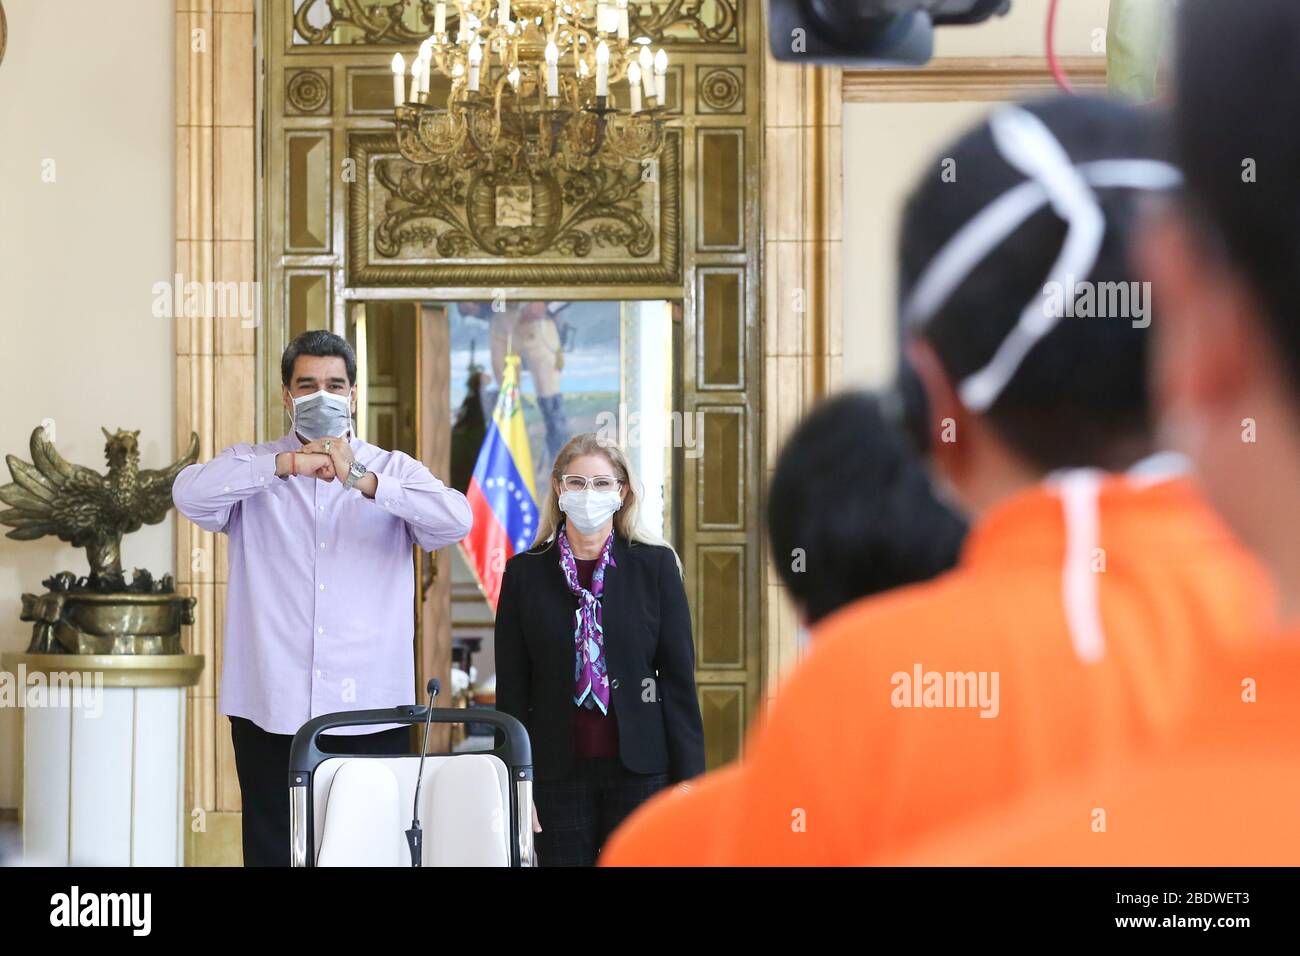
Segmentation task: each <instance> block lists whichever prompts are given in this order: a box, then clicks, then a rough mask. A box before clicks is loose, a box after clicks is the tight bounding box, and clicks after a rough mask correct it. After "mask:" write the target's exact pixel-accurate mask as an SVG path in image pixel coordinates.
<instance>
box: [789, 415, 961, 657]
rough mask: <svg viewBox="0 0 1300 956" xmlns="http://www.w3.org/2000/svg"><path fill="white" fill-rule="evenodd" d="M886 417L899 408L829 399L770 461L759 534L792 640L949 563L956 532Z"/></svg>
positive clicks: (953, 516) (957, 522) (954, 519)
mask: <svg viewBox="0 0 1300 956" xmlns="http://www.w3.org/2000/svg"><path fill="white" fill-rule="evenodd" d="M891 397H892V396H891ZM891 408H892V409H900V410H901V402H899V401H895V402H887V401H885V400H882V399H881V398H877V397H875V396H873V395H870V394H868V393H866V392H847V393H845V394H843V395H837V396H835V397H834V398H831V399H828V400H827V401H825V402H823V403H821V404H820V405H818V406H817V407H816V408H815V409H813V410H812V411H811V412H809V414H808V416H807V417H806V418H804V420H803V421H802V422H800V423H799V425H798V426H797V427H796V428H795V430H794V431H793V432H792V433H791V435H790V437H789V438H788V439H787V440H786V443H785V445H784V446H783V447H782V449H781V454H780V456H779V457H778V458H777V463H776V470H775V471H774V472H773V474H772V483H771V485H770V486H769V488H768V499H767V529H768V535H769V537H770V539H771V542H772V560H773V562H774V563H775V566H776V571H777V573H778V574H779V575H780V576H781V582H782V583H783V584H784V585H785V586H786V589H787V590H788V591H789V593H790V597H791V598H792V599H793V602H794V604H795V607H796V609H797V611H798V613H799V617H800V624H801V631H802V630H803V629H804V627H811V626H812V625H814V624H817V623H818V622H820V621H821V620H822V619H824V618H826V617H827V616H829V615H830V614H832V613H834V612H835V611H838V610H839V609H840V608H842V607H844V606H845V605H847V604H852V603H853V602H854V601H856V600H858V599H859V598H864V597H870V596H871V595H873V594H881V593H883V592H885V591H889V590H892V589H894V588H897V587H902V586H904V585H907V584H915V583H916V582H918V581H928V580H930V579H931V578H933V577H934V576H935V575H937V574H941V573H943V572H944V571H947V570H949V569H951V568H952V567H953V565H955V564H956V563H957V555H958V552H959V551H960V550H961V543H962V539H963V538H964V537H965V534H966V523H965V521H964V520H963V519H962V518H961V517H960V516H959V515H958V514H957V512H956V511H955V510H954V509H953V508H951V507H950V506H949V505H948V504H947V503H946V502H944V501H942V500H941V499H940V498H939V495H938V494H937V493H936V492H935V489H934V487H933V485H932V483H931V481H930V476H929V475H928V474H927V473H926V470H925V465H924V463H923V462H922V460H921V458H920V456H919V455H918V454H917V452H916V450H914V449H913V448H912V447H911V444H910V442H909V440H908V437H907V435H906V433H905V432H903V431H901V430H900V427H899V425H902V423H901V422H900V423H899V425H896V424H895V423H894V421H893V420H892V417H891V414H890V412H889V409H891ZM922 434H924V432H923V433H922ZM828 504H829V505H830V507H828Z"/></svg>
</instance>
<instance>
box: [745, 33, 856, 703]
mask: <svg viewBox="0 0 1300 956" xmlns="http://www.w3.org/2000/svg"><path fill="white" fill-rule="evenodd" d="M763 93H764V153H763V225H764V249H763V275H764V288H763V327H764V361H765V368H764V395H763V420H764V428H765V434H764V448H765V449H766V459H767V460H766V461H765V462H764V468H765V470H766V477H769V478H770V476H771V472H772V468H773V465H774V464H775V460H776V456H777V453H778V452H779V451H780V447H781V443H782V442H783V441H784V440H785V437H786V436H787V435H788V434H789V432H790V430H791V429H792V428H793V427H794V426H795V424H796V423H797V422H798V421H799V419H800V418H801V417H802V415H803V413H804V412H805V411H806V410H807V409H808V408H809V407H810V406H811V405H812V404H813V403H814V402H815V401H816V400H817V399H818V398H820V397H821V396H823V395H825V394H827V393H829V392H831V391H833V390H834V389H836V388H838V386H839V382H840V375H841V365H842V361H841V355H842V346H841V338H842V337H841V333H840V322H841V318H840V310H841V296H840V292H839V290H840V239H841V233H842V227H843V224H842V220H841V214H840V208H841V200H840V194H841V177H842V172H841V160H840V153H841V148H842V147H841V135H840V125H841V110H840V100H841V75H840V71H839V70H835V69H817V68H811V67H807V66H802V65H798V64H789V63H781V62H778V61H777V60H775V59H773V58H772V56H771V54H770V52H769V53H767V59H766V62H765V63H764V82H763ZM781 560H789V556H788V555H785V556H783V555H771V554H769V555H768V561H767V569H768V570H767V575H766V579H765V581H764V588H765V590H766V599H765V602H764V604H765V610H764V613H765V616H766V620H767V630H766V633H767V647H766V652H767V660H766V661H765V667H764V674H765V678H766V684H765V693H766V694H767V695H768V696H769V697H770V696H771V695H772V694H773V693H774V692H775V690H776V687H777V684H778V681H779V677H780V675H781V673H782V672H784V671H785V670H786V669H787V668H788V667H789V666H790V665H791V664H792V663H794V661H795V660H796V658H797V647H798V645H797V639H796V626H797V622H796V618H795V613H794V610H793V608H792V607H791V605H790V602H789V600H788V599H787V596H786V593H785V588H784V587H782V585H781V583H780V579H779V578H778V577H777V575H776V571H775V567H774V565H773V563H772V562H773V561H781Z"/></svg>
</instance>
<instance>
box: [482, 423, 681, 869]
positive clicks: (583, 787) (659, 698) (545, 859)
mask: <svg viewBox="0 0 1300 956" xmlns="http://www.w3.org/2000/svg"><path fill="white" fill-rule="evenodd" d="M539 525H540V526H539V529H538V536H537V543H536V544H535V545H534V546H533V547H532V548H531V549H529V550H528V551H524V552H522V553H520V554H517V555H515V556H514V557H513V558H511V559H510V560H509V561H508V562H507V563H506V569H505V576H504V578H503V580H502V583H501V597H500V600H499V603H498V606H497V617H496V666H497V709H498V710H501V711H504V712H505V713H508V714H510V715H512V716H514V717H516V718H518V719H519V720H520V721H521V722H522V723H523V725H524V726H525V727H526V728H528V735H529V737H530V738H531V740H532V746H533V771H534V780H535V782H534V804H535V817H534V828H535V829H536V828H537V826H538V825H539V824H540V829H539V830H538V832H537V837H536V845H537V855H538V858H539V861H540V862H541V864H542V865H543V866H590V865H592V864H594V863H595V862H596V855H597V854H598V853H599V852H600V848H601V846H602V845H603V844H604V842H605V840H606V838H607V837H608V836H609V834H610V833H611V832H612V831H613V830H614V828H615V827H617V826H618V824H619V823H621V822H622V821H623V819H624V818H625V817H627V815H628V814H630V813H631V812H632V811H633V810H635V809H636V808H637V807H638V806H639V805H640V804H641V803H643V802H644V801H645V800H647V799H648V798H649V797H651V796H653V795H654V794H655V793H656V792H657V791H659V790H661V789H663V788H664V787H666V786H668V785H669V784H674V783H681V782H682V781H685V780H687V779H689V778H691V777H694V776H696V775H697V774H700V773H703V772H704V728H703V722H702V721H701V718H700V707H699V702H698V700H697V699H696V696H695V648H694V643H693V641H692V638H691V615H690V609H689V607H688V606H687V603H686V589H685V588H684V587H683V586H682V577H681V567H680V565H679V563H678V561H677V556H676V554H674V552H673V550H672V548H670V547H669V546H668V545H667V544H665V543H664V542H662V541H658V540H657V539H654V538H653V537H651V536H649V535H647V534H646V533H645V532H644V531H643V530H642V529H641V528H640V526H639V524H638V523H637V495H636V490H635V487H634V479H633V476H632V474H631V471H630V469H629V467H628V463H627V458H626V456H624V454H623V452H622V451H621V450H620V449H619V448H618V447H616V446H613V445H610V444H608V443H605V442H602V441H601V440H600V439H599V438H598V437H597V436H596V434H595V433H592V432H589V433H587V434H583V435H578V436H577V437H575V438H573V439H572V440H571V441H569V443H568V444H567V445H565V446H564V448H563V449H561V451H560V454H559V456H558V457H557V458H556V460H555V467H554V468H553V469H552V472H551V482H550V488H549V489H548V490H547V497H546V504H545V507H544V508H543V513H542V516H541V520H540V522H539Z"/></svg>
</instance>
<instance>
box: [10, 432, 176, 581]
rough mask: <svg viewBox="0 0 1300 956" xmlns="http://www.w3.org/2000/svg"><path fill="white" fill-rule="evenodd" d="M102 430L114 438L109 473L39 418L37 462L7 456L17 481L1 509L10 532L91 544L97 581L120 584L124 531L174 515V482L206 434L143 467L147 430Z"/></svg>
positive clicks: (107, 452) (107, 448) (107, 449)
mask: <svg viewBox="0 0 1300 956" xmlns="http://www.w3.org/2000/svg"><path fill="white" fill-rule="evenodd" d="M100 431H102V432H103V433H104V437H105V438H106V439H107V442H106V443H105V445H104V456H105V457H106V458H107V459H108V472H107V474H103V475H101V474H99V473H98V472H95V471H91V470H90V469H89V468H86V467H84V466H82V465H74V464H72V463H71V462H69V461H66V460H65V459H64V458H63V456H62V455H60V454H59V453H58V451H57V450H56V449H55V447H54V442H53V441H51V440H50V438H49V437H48V436H47V435H46V432H45V427H44V426H43V425H42V426H37V428H36V430H35V431H33V432H32V440H31V453H32V460H31V462H30V463H29V462H25V461H23V460H22V459H21V458H18V457H17V456H15V455H6V456H5V461H6V462H7V463H8V465H9V473H10V475H11V476H12V477H13V481H12V482H10V483H9V484H7V485H4V486H0V501H3V502H4V503H5V504H7V505H9V506H10V507H9V508H8V509H6V510H4V511H0V524H5V525H8V526H10V527H11V528H12V529H13V530H12V531H10V532H9V533H8V537H10V538H14V539H15V540H18V541H31V540H33V539H35V538H40V537H44V536H45V535H57V536H58V537H59V540H61V541H67V542H68V543H69V544H71V545H72V546H73V547H75V548H85V549H86V557H87V559H88V560H89V561H90V578H89V579H88V582H89V585H90V586H91V587H99V588H103V587H117V588H120V587H122V586H123V577H122V535H124V534H130V533H131V532H133V531H138V530H139V529H140V526H141V525H145V524H157V523H158V522H159V521H162V519H163V518H164V517H165V516H166V514H167V512H168V511H169V510H170V509H171V507H172V482H173V481H175V479H176V476H177V475H178V474H179V473H180V471H181V469H182V468H184V467H185V466H186V465H189V464H191V463H192V462H194V461H196V460H197V459H198V457H199V436H198V435H197V434H194V433H191V435H190V447H189V451H187V452H186V453H185V455H184V456H183V457H182V458H181V459H180V460H179V461H177V462H175V463H174V464H172V465H170V466H168V467H166V468H161V469H158V470H155V471H148V470H145V471H142V470H141V469H140V448H139V442H138V440H139V436H140V432H139V431H123V430H122V429H118V430H117V431H116V432H114V433H112V434H110V433H109V431H108V429H106V428H101V429H100Z"/></svg>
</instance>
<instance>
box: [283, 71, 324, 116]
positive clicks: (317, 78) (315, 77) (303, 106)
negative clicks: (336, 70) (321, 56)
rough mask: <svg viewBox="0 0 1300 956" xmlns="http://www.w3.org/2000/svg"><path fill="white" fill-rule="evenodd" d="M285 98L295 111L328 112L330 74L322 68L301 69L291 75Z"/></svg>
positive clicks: (291, 109) (292, 110) (301, 112)
mask: <svg viewBox="0 0 1300 956" xmlns="http://www.w3.org/2000/svg"><path fill="white" fill-rule="evenodd" d="M284 98H285V103H286V104H287V105H288V106H289V109H290V111H291V112H293V113H298V114H309V113H328V112H329V109H330V74H329V73H328V72H324V71H321V70H299V71H298V72H296V73H294V74H293V75H291V76H290V77H289V82H288V85H287V86H286V88H285V94H284Z"/></svg>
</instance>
